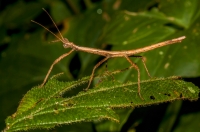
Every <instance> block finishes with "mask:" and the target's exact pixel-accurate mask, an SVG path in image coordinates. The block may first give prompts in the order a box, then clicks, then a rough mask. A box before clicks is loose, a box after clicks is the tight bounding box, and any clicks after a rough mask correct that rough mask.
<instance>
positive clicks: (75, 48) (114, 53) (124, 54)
mask: <svg viewBox="0 0 200 132" xmlns="http://www.w3.org/2000/svg"><path fill="white" fill-rule="evenodd" d="M43 10H44V11H45V12H46V13H47V15H48V16H49V18H50V19H51V21H52V22H53V24H54V26H55V27H56V29H57V31H58V33H59V35H60V36H57V35H56V34H54V33H53V32H52V31H50V30H49V29H48V28H46V27H45V26H43V25H42V24H40V23H38V22H36V21H33V20H31V21H32V22H34V23H36V24H38V25H40V26H41V27H43V28H44V29H46V30H47V31H48V32H50V33H51V34H52V35H54V36H55V37H56V38H57V39H58V40H57V41H61V42H62V43H63V47H64V48H71V50H70V51H69V52H68V53H65V54H63V55H61V56H60V57H58V58H57V59H56V60H55V61H54V62H53V63H52V65H51V66H50V68H49V70H48V72H47V74H46V77H45V79H44V81H43V83H42V84H41V87H42V86H44V84H45V83H46V81H47V79H48V77H49V75H50V73H51V71H52V69H53V67H54V65H55V64H57V63H58V62H59V61H61V60H62V59H63V58H65V57H67V56H68V55H70V54H71V53H72V52H73V51H83V52H87V53H91V54H96V55H100V56H104V57H105V58H104V59H102V60H101V61H100V62H98V63H97V64H96V65H95V66H94V68H93V70H92V74H91V75H90V79H89V83H88V86H87V88H86V89H85V90H88V89H89V87H90V85H91V82H92V80H93V78H94V72H95V70H96V69H97V68H98V67H99V66H100V65H101V64H102V63H104V62H105V61H107V60H108V59H109V58H115V57H123V58H125V59H126V60H127V61H128V62H129V63H130V65H131V67H133V68H134V69H136V70H137V73H138V77H137V80H138V82H137V85H138V94H139V97H140V98H141V99H142V100H143V98H142V95H141V93H140V69H139V67H138V66H137V65H136V64H135V63H134V62H133V61H132V60H131V59H130V58H129V57H139V58H140V59H141V60H142V63H143V65H144V68H145V70H146V72H147V74H148V76H149V77H151V76H150V73H149V71H148V69H147V67H146V64H145V61H144V58H143V57H142V56H135V55H136V54H139V53H143V52H147V51H150V50H153V49H156V48H159V47H163V46H166V45H170V44H174V43H178V42H179V43H180V42H181V41H182V40H183V39H185V38H186V37H185V36H182V37H179V38H175V39H171V40H167V41H164V42H160V43H156V44H153V45H150V46H146V47H143V48H139V49H132V50H126V51H107V50H101V49H95V48H89V47H82V46H78V45H75V44H74V43H73V42H69V40H68V39H66V38H64V37H63V36H62V34H61V32H60V31H59V29H58V27H57V26H56V23H55V22H54V20H53V19H52V17H51V16H50V14H49V13H48V12H47V11H46V10H45V9H44V8H43Z"/></svg>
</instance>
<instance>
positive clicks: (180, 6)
mask: <svg viewBox="0 0 200 132" xmlns="http://www.w3.org/2000/svg"><path fill="white" fill-rule="evenodd" d="M5 4H6V3H5ZM199 6H200V1H198V0H185V1H180V0H142V1H137V0H126V1H122V0H99V1H90V0H66V1H62V0H54V1H49V0H40V1H28V2H27V1H23V0H19V1H13V2H12V4H7V5H0V7H1V9H0V10H1V12H0V28H1V30H0V46H1V58H0V75H1V79H0V87H1V92H0V94H1V96H0V98H1V106H2V109H1V112H0V113H1V115H0V119H1V121H0V127H1V129H3V128H5V121H4V119H6V117H7V116H8V115H11V114H13V113H14V112H15V111H16V109H17V106H18V104H19V101H20V99H21V98H22V96H23V95H24V94H25V93H26V92H27V91H28V90H30V88H31V87H33V86H36V85H38V84H40V83H41V82H42V80H43V79H44V77H45V74H46V72H47V70H48V68H49V66H50V65H51V63H52V62H53V61H54V60H55V59H56V58H57V57H58V56H60V55H62V54H63V53H66V52H68V51H69V50H66V49H64V48H63V47H62V44H61V43H49V42H51V41H52V40H55V37H54V36H52V35H51V34H50V33H49V32H48V31H45V30H44V29H43V28H41V27H40V26H38V25H36V24H34V23H31V22H30V20H31V19H33V20H35V21H37V22H39V23H41V24H43V25H45V26H46V27H48V28H49V29H50V30H52V31H53V32H55V33H56V34H58V32H57V31H56V29H55V27H54V25H53V24H52V22H51V20H50V19H49V18H48V16H47V14H45V12H43V11H42V9H41V8H45V9H46V10H47V11H48V12H49V13H50V15H51V16H52V17H53V19H54V20H55V22H56V24H57V25H58V27H59V29H60V30H61V33H62V34H63V36H64V37H66V38H68V39H69V40H70V41H72V42H74V43H75V44H77V45H81V46H87V47H94V48H100V49H106V50H127V49H136V48H140V47H144V46H147V45H150V44H153V43H157V42H160V41H164V40H168V39H172V38H176V37H179V36H186V37H187V38H186V39H185V40H184V41H183V42H182V43H179V44H177V45H176V44H175V45H170V46H167V47H163V48H159V49H156V50H153V51H149V52H147V53H142V54H140V55H142V56H145V58H146V64H147V67H148V69H149V71H150V74H151V75H152V76H154V77H168V76H172V75H176V76H181V77H183V78H187V79H186V80H189V81H193V82H194V83H195V80H197V82H198V80H199V78H198V77H199V76H200V59H199V58H200V52H199V49H200V46H199V44H198V43H199V41H200V37H199V36H200V10H199V9H200V7H199ZM100 59H102V58H101V57H99V56H96V55H92V54H87V53H82V52H75V53H73V54H71V55H70V56H68V57H67V58H65V59H64V60H62V61H61V62H59V63H58V64H57V65H56V66H55V68H54V69H53V71H52V73H51V75H55V74H57V73H59V72H65V76H64V77H62V78H61V80H68V81H72V80H76V79H78V78H81V77H83V76H86V75H90V74H91V71H92V68H93V67H94V65H95V64H96V63H97V62H98V61H99V60H100ZM134 62H136V63H137V64H138V66H139V67H140V70H141V79H142V80H146V79H148V76H147V75H146V72H145V69H144V68H143V65H142V63H141V60H140V59H135V58H134ZM116 64H117V65H116ZM107 66H108V67H107V69H108V70H109V71H114V70H117V69H123V68H127V67H129V64H128V63H127V62H126V60H125V59H124V58H119V59H118V58H116V59H110V60H109V61H108V62H107ZM105 71H106V68H105V65H102V66H101V67H100V68H98V71H97V72H96V73H97V74H99V73H103V72H105ZM136 76H137V73H136V71H134V70H127V71H125V72H124V73H123V75H122V74H119V75H116V76H114V78H115V79H116V80H120V81H122V82H123V81H125V82H126V81H127V80H129V81H130V80H133V81H136ZM196 85H198V86H199V84H198V83H197V84H196ZM199 106H200V105H199V101H196V102H186V101H183V102H182V101H175V102H173V103H166V104H160V105H158V106H150V107H146V108H137V109H134V110H130V109H125V110H122V109H117V110H116V112H117V113H118V114H119V116H120V117H122V118H120V127H119V124H117V123H114V122H110V121H102V122H99V121H96V122H93V123H81V124H74V125H67V126H62V127H56V128H55V129H57V131H64V130H69V131H70V130H71V131H72V130H74V131H76V130H80V129H85V130H87V131H95V130H96V131H105V130H107V131H111V130H113V131H114V130H116V129H115V128H117V131H120V130H121V131H128V130H129V131H160V132H163V131H177V132H178V131H189V130H190V131H198V130H199V128H200V126H199V120H198V119H199V118H200V117H199V116H200V114H199V113H200V107H199ZM37 131H38V130H37Z"/></svg>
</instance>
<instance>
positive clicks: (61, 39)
mask: <svg viewBox="0 0 200 132" xmlns="http://www.w3.org/2000/svg"><path fill="white" fill-rule="evenodd" d="M42 9H43V10H44V11H45V12H46V13H47V15H48V16H49V18H50V19H51V21H52V22H53V24H54V26H55V27H56V29H57V31H58V33H59V35H60V37H61V38H60V37H58V36H57V35H56V34H55V33H53V32H52V31H51V30H49V29H48V28H46V27H45V26H43V25H42V24H40V23H38V22H36V21H34V20H31V22H33V23H36V24H38V25H40V26H41V27H43V28H44V29H46V30H47V31H49V32H50V33H51V34H52V35H54V36H55V37H56V38H57V39H59V40H60V41H61V42H63V43H64V38H63V36H62V34H61V32H60V31H59V29H58V27H57V26H56V23H55V22H54V21H53V19H52V17H51V16H50V15H49V13H48V12H47V11H46V10H45V9H44V8H42Z"/></svg>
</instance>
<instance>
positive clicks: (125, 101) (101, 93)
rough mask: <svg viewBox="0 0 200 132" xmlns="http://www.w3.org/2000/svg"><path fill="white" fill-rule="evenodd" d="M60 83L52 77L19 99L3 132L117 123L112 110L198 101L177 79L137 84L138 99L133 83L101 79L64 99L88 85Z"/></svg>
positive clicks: (191, 88)
mask: <svg viewBox="0 0 200 132" xmlns="http://www.w3.org/2000/svg"><path fill="white" fill-rule="evenodd" d="M88 79H89V77H85V78H82V79H80V80H78V81H72V82H60V81H58V80H57V78H56V77H54V78H52V79H50V80H49V81H48V82H47V84H46V85H45V86H44V87H42V88H41V87H39V86H38V87H34V88H32V89H31V90H30V91H29V92H28V93H27V94H26V95H25V96H24V97H23V99H22V101H21V103H20V105H19V107H18V109H17V112H16V113H14V114H13V115H12V116H10V117H8V118H7V119H6V124H7V127H6V130H7V131H16V130H29V129H36V128H53V127H55V126H57V125H62V124H72V123H78V122H89V121H96V120H103V119H108V120H111V121H115V122H119V117H118V115H117V114H116V113H115V111H113V110H112V108H126V107H133V108H135V107H139V106H146V105H153V104H158V103H163V102H167V101H173V100H177V99H188V100H196V99H198V94H199V89H198V87H196V86H194V85H193V84H192V83H189V82H184V81H182V80H179V79H178V77H169V78H152V79H150V80H146V81H142V82H141V94H142V96H143V98H144V100H142V99H141V98H140V97H139V96H138V92H137V89H138V85H137V82H127V83H120V82H117V81H114V80H109V79H108V80H105V81H103V82H102V83H100V84H98V85H97V86H96V87H95V88H93V89H90V90H88V91H87V92H83V91H82V92H79V93H78V94H75V95H73V96H67V97H65V94H66V93H67V92H69V91H70V90H72V89H74V88H76V87H78V86H81V85H82V84H84V83H86V82H88Z"/></svg>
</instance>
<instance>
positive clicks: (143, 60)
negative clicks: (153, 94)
mask: <svg viewBox="0 0 200 132" xmlns="http://www.w3.org/2000/svg"><path fill="white" fill-rule="evenodd" d="M131 57H136V58H140V59H141V60H142V63H143V65H144V68H145V70H146V72H147V74H148V76H149V77H150V78H152V77H151V75H150V73H149V70H148V69H147V66H146V64H145V58H144V57H143V56H135V55H133V56H131Z"/></svg>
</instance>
